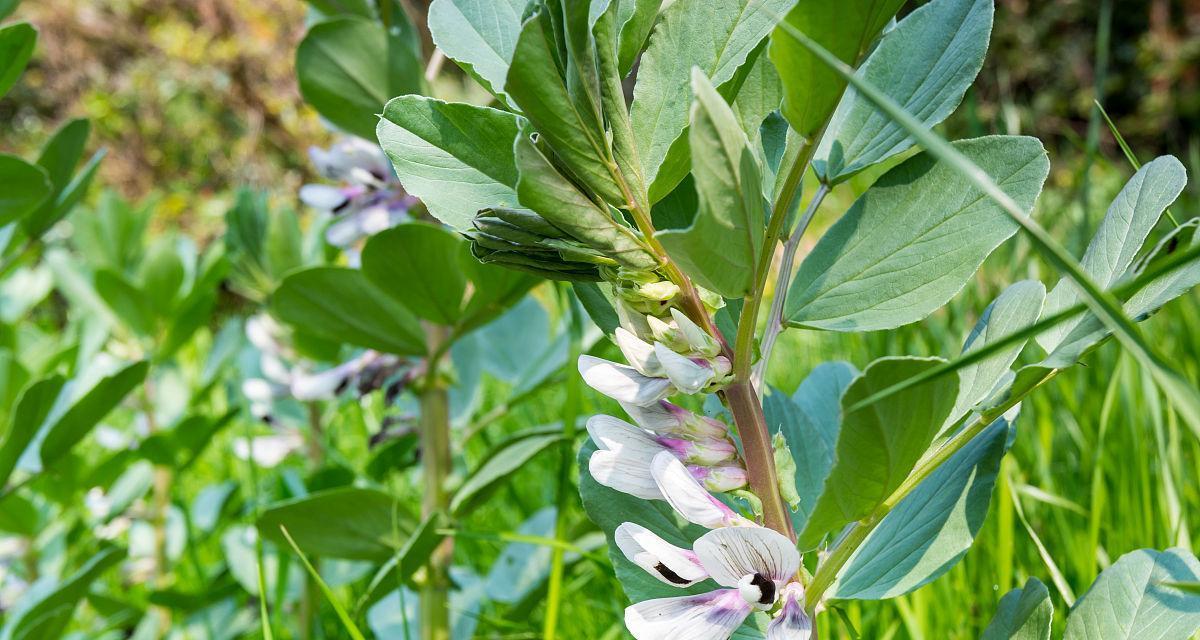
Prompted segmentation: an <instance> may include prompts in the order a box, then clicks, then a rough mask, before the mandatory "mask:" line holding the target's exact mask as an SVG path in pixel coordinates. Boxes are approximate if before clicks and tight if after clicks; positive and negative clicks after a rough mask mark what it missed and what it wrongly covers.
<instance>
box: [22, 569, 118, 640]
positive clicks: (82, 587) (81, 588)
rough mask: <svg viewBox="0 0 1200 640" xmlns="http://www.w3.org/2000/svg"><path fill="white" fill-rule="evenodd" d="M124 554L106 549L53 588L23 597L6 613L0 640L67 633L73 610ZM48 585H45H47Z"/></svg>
mask: <svg viewBox="0 0 1200 640" xmlns="http://www.w3.org/2000/svg"><path fill="white" fill-rule="evenodd" d="M124 557H125V551H124V550H123V549H118V548H116V547H106V548H104V549H103V550H101V551H100V552H98V553H97V554H96V555H94V556H92V557H91V558H89V559H88V561H87V562H85V563H84V564H83V566H81V567H80V568H79V569H78V570H77V571H76V572H75V573H73V574H71V575H70V577H68V578H66V579H65V580H62V581H61V582H59V583H58V584H55V585H53V586H52V587H51V588H50V589H49V591H48V592H45V593H44V595H42V594H39V596H40V597H34V595H33V594H32V593H31V594H26V596H27V597H26V598H23V599H22V600H21V602H20V605H19V606H18V607H17V608H15V609H14V610H12V611H10V612H8V613H7V615H6V617H5V620H4V628H3V629H2V630H0V640H39V639H40V638H59V637H62V635H63V633H64V632H65V631H66V630H67V625H68V624H70V622H71V618H72V616H74V614H75V609H76V607H77V606H78V605H79V601H80V600H82V599H83V598H84V597H85V596H86V595H87V594H88V590H89V589H91V586H92V583H93V582H95V581H96V578H98V577H99V576H100V574H102V573H104V572H105V571H107V570H108V569H109V568H111V567H113V566H115V565H117V564H118V563H119V562H120V561H121V560H122V559H123V558H124ZM47 586H49V585H47Z"/></svg>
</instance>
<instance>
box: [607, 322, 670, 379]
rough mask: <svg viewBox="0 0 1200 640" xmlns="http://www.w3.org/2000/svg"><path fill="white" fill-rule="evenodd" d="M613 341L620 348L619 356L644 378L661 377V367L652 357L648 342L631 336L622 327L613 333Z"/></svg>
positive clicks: (651, 349)
mask: <svg viewBox="0 0 1200 640" xmlns="http://www.w3.org/2000/svg"><path fill="white" fill-rule="evenodd" d="M613 340H615V341H616V343H617V346H618V347H620V348H621V354H622V355H624V356H625V359H626V360H628V361H629V364H631V365H633V368H634V369H637V370H638V373H641V374H642V375H644V376H662V375H663V370H662V365H661V364H659V362H658V357H657V356H655V355H654V347H653V346H651V345H650V343H649V342H646V341H645V340H642V339H641V338H639V337H637V336H635V335H633V333H631V332H629V331H627V330H625V328H624V327H617V330H616V331H614V332H613Z"/></svg>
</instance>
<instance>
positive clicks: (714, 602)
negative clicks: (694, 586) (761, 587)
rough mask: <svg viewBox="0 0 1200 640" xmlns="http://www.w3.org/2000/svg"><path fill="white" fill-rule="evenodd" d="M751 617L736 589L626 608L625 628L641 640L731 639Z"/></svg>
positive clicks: (662, 599) (746, 605)
mask: <svg viewBox="0 0 1200 640" xmlns="http://www.w3.org/2000/svg"><path fill="white" fill-rule="evenodd" d="M749 615H750V605H749V604H746V601H745V600H743V599H742V597H741V596H740V595H739V594H738V592H737V590H736V589H718V590H717V591H712V592H710V593H704V594H700V595H697V596H679V597H676V598H658V599H655V600H643V601H642V602H639V603H637V604H634V605H632V606H630V607H628V608H626V609H625V626H626V627H628V629H629V632H630V633H632V634H633V637H634V638H637V640H728V638H729V636H731V635H733V632H734V631H736V630H737V628H738V627H740V626H742V623H743V622H745V620H746V617H747V616H749Z"/></svg>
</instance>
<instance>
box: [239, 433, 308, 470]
mask: <svg viewBox="0 0 1200 640" xmlns="http://www.w3.org/2000/svg"><path fill="white" fill-rule="evenodd" d="M302 446H304V438H303V437H301V435H300V434H299V433H298V432H296V431H287V432H284V433H277V434H272V435H269V436H257V437H255V438H252V439H250V440H249V441H247V440H246V438H237V439H235V440H234V441H233V454H234V455H235V456H237V457H238V458H239V459H241V460H246V459H247V458H249V457H250V456H251V455H253V456H254V463H255V464H257V465H258V466H260V467H264V468H270V467H274V466H276V465H278V464H279V463H280V462H283V459H284V458H286V457H288V455H289V454H291V453H292V452H293V451H295V450H297V449H299V448H300V447H302Z"/></svg>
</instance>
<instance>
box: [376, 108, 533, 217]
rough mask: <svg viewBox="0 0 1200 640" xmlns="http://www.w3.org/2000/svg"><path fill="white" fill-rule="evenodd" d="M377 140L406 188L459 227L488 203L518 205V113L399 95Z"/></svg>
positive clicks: (381, 122)
mask: <svg viewBox="0 0 1200 640" xmlns="http://www.w3.org/2000/svg"><path fill="white" fill-rule="evenodd" d="M377 134H378V136H379V143H380V144H381V145H383V150H384V151H385V152H387V155H388V157H389V158H391V160H392V166H393V167H395V169H396V175H397V176H398V177H399V179H400V182H402V183H403V184H404V187H405V189H407V190H408V191H409V193H412V194H413V195H415V196H417V197H419V198H421V200H422V201H423V202H424V203H425V206H427V207H428V208H429V212H430V213H431V214H433V216H434V217H435V218H437V219H438V220H441V221H442V222H444V223H446V224H448V225H450V226H451V227H454V228H455V229H457V230H459V231H465V230H467V229H470V228H471V221H472V220H473V219H474V218H475V214H476V213H477V212H478V211H479V210H480V209H483V208H485V207H515V206H517V196H516V192H515V188H516V185H517V167H516V164H515V163H514V161H513V153H512V145H513V140H515V139H516V137H517V118H516V116H514V115H512V114H511V113H506V112H504V111H498V110H496V109H491V108H488V107H477V106H474V105H469V104H459V103H452V102H442V101H440V100H434V99H432V98H425V97H423V96H401V97H399V98H396V99H394V100H392V101H391V102H389V103H388V104H387V107H386V108H384V110H383V118H381V119H380V120H379V125H378V129H377Z"/></svg>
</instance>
